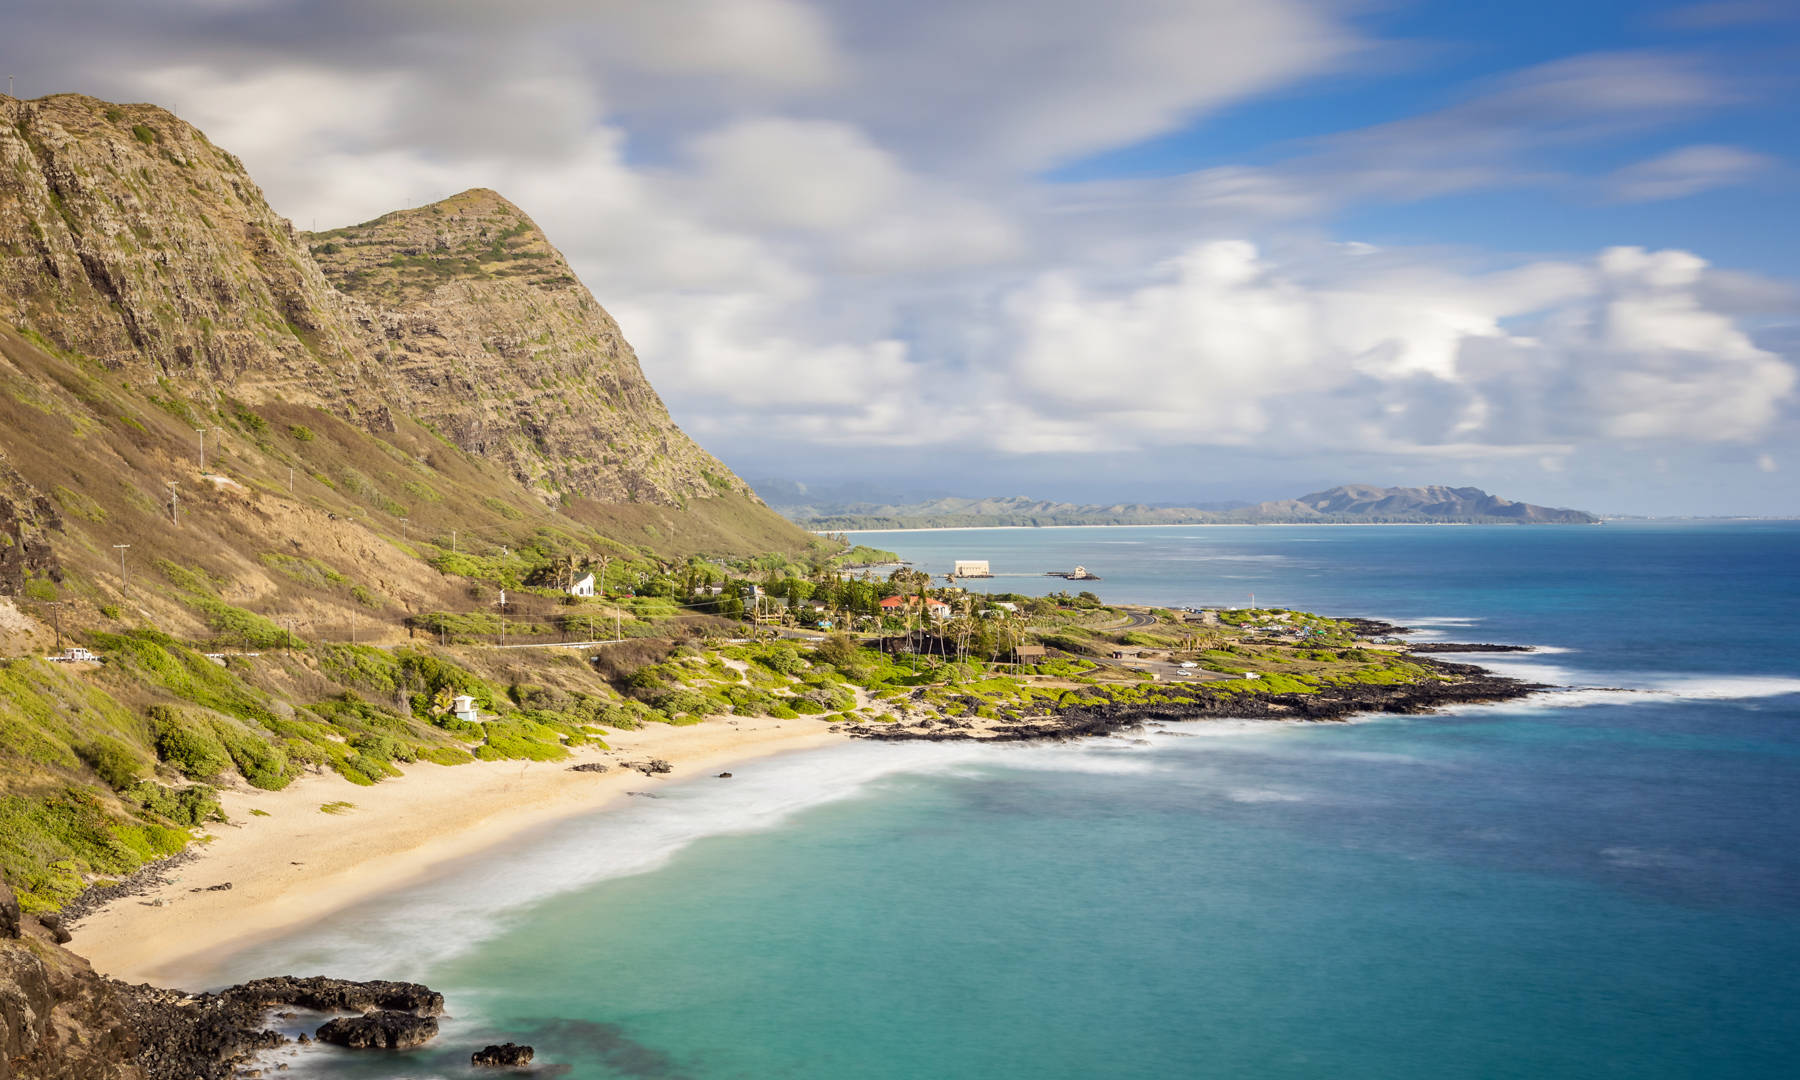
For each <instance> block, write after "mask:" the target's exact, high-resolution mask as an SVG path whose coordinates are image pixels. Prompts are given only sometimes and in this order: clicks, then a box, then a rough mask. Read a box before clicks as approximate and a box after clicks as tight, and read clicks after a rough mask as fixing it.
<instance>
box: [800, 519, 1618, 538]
mask: <svg viewBox="0 0 1800 1080" xmlns="http://www.w3.org/2000/svg"><path fill="white" fill-rule="evenodd" d="M1562 524H1575V523H1574V522H1556V521H1525V522H1521V521H1193V522H1184V521H1143V522H1139V521H1133V522H1119V523H1114V524H1104V525H1102V524H1094V525H930V526H921V527H913V528H906V529H807V531H808V532H810V533H812V534H814V535H815V536H860V535H866V534H868V533H927V532H1000V531H1003V530H1009V529H1017V530H1020V531H1030V532H1041V531H1043V530H1045V529H1268V528H1276V529H1372V528H1379V527H1382V526H1392V527H1395V528H1407V529H1411V528H1428V529H1439V528H1458V529H1463V528H1479V527H1482V526H1502V525H1504V526H1508V527H1510V526H1514V525H1562ZM1593 524H1601V522H1594V523H1593ZM801 528H806V526H804V525H803V526H801Z"/></svg>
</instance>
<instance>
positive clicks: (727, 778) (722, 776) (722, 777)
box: [719, 772, 731, 780]
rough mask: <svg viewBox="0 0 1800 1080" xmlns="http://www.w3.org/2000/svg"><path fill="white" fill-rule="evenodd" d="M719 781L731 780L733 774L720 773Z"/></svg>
mask: <svg viewBox="0 0 1800 1080" xmlns="http://www.w3.org/2000/svg"><path fill="white" fill-rule="evenodd" d="M719 779H721V780H729V779H731V774H730V773H728V772H722V773H720V774H719Z"/></svg>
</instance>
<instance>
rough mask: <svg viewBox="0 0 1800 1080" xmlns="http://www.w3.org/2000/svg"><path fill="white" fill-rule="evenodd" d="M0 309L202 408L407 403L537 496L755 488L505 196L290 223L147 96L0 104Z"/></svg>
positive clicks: (667, 501)
mask: <svg viewBox="0 0 1800 1080" xmlns="http://www.w3.org/2000/svg"><path fill="white" fill-rule="evenodd" d="M309 248H310V250H309ZM0 317H4V318H7V320H8V321H10V322H12V323H14V324H15V325H17V326H18V327H20V328H21V329H22V330H25V331H28V332H30V333H35V334H37V335H40V336H41V338H42V339H43V340H44V341H45V343H46V344H47V345H49V346H50V347H52V348H54V349H57V350H62V351H65V352H67V353H69V354H72V355H75V356H79V357H82V358H85V359H90V360H92V361H94V362H96V363H97V364H98V365H99V366H100V367H101V368H102V369H104V370H106V371H109V372H115V373H117V376H118V378H119V379H120V380H121V381H122V382H124V383H125V384H127V385H130V386H135V387H139V388H141V389H144V390H146V391H152V390H155V389H156V388H157V387H158V386H163V387H164V388H165V389H167V390H168V391H170V392H172V393H174V394H177V395H178V396H179V397H181V398H183V399H186V400H188V401H193V402H199V403H201V404H203V405H207V406H213V407H216V406H217V405H218V404H219V403H221V402H222V401H224V400H226V399H230V400H236V401H241V402H245V403H248V404H250V405H252V406H255V405H260V404H264V403H270V402H280V403H283V404H288V405H305V406H313V407H318V408H321V409H324V410H327V411H329V412H331V413H333V414H334V415H337V416H341V417H343V418H344V419H346V420H348V421H350V422H351V423H353V424H355V425H357V426H358V427H360V428H362V429H364V430H367V431H373V432H379V433H391V432H393V431H395V430H396V426H395V425H396V420H395V417H396V415H401V416H410V417H413V418H416V419H417V420H419V421H421V422H423V423H424V424H425V425H426V426H427V427H428V428H429V429H430V430H432V431H434V432H437V433H439V434H440V435H442V436H443V437H445V438H448V439H449V440H451V441H452V442H454V443H455V444H456V445H457V446H459V447H461V448H463V449H464V450H467V451H469V452H471V453H473V454H476V455H479V456H482V457H485V458H488V459H490V460H492V461H494V462H495V463H496V464H498V465H500V466H501V467H502V468H504V469H505V470H506V472H508V473H509V474H510V475H511V476H512V477H513V478H515V479H516V480H518V481H519V482H520V483H521V484H523V485H524V486H525V487H526V488H527V489H528V490H530V491H531V492H532V493H533V494H534V496H535V497H536V498H537V499H539V500H540V501H541V502H543V503H544V504H546V505H550V506H555V505H559V504H561V503H562V502H564V501H566V500H569V499H578V498H579V499H589V500H595V501H599V502H603V503H649V504H655V505H662V506H683V505H685V504H687V503H688V502H689V501H690V500H694V499H707V498H713V497H717V496H721V495H735V496H739V497H742V498H748V499H750V500H752V501H754V498H755V497H754V494H753V493H752V492H751V491H750V489H749V487H748V485H746V484H745V483H744V482H743V481H742V480H740V479H738V478H737V477H736V476H735V475H733V474H732V472H731V471H730V470H729V469H727V468H726V467H725V466H724V465H722V464H720V463H719V462H718V461H717V460H716V459H714V458H713V457H712V456H711V455H709V454H707V453H706V452H705V451H704V450H702V449H700V447H698V446H696V445H695V444H694V443H693V441H692V440H690V439H689V438H688V437H687V436H686V435H685V434H683V433H682V432H681V430H680V429H679V428H677V427H676V426H675V424H674V422H673V421H672V420H671V419H670V417H669V414H668V410H667V409H666V408H664V406H663V403H662V401H661V399H660V398H658V397H657V395H656V393H655V391H654V390H652V389H651V388H650V386H649V384H648V382H647V381H646V380H645V379H644V376H643V372H642V371H641V370H640V369H639V367H638V362H637V358H636V356H635V355H634V354H633V352H632V350H631V346H630V345H629V344H627V343H626V341H625V339H624V337H623V335H622V334H621V333H620V331H619V327H618V325H617V324H616V323H614V322H613V320H612V318H611V317H610V316H608V315H607V313H606V312H605V310H604V309H602V308H601V307H600V305H599V304H598V303H597V302H595V300H594V298H593V297H592V296H591V295H590V294H589V293H588V291H587V289H586V288H584V287H583V286H582V285H581V283H580V282H579V281H578V280H577V279H576V277H575V275H574V273H573V272H572V271H571V270H570V268H569V266H568V263H567V262H566V261H564V259H563V257H562V256H561V255H560V254H559V253H558V252H557V251H556V250H555V249H554V248H553V247H552V246H551V245H550V243H549V241H548V240H547V239H546V238H545V237H544V235H543V234H542V233H541V232H539V231H538V229H537V227H536V226H535V225H534V224H532V222H531V221H530V219H529V218H527V217H526V216H525V215H524V213H523V212H521V211H520V210H519V209H518V208H517V207H515V206H513V205H512V204H511V203H508V202H507V201H506V200H505V199H502V198H501V197H499V196H498V195H496V194H494V193H493V192H489V191H479V190H478V191H470V192H466V193H464V194H462V195H458V196H456V197H454V198H451V199H447V200H445V201H444V202H441V203H437V204H434V205H432V206H427V207H423V208H420V209H416V210H408V211H402V212H397V213H393V214H389V215H386V216H385V217H382V218H378V219H376V220H375V221H372V222H368V223H366V224H364V225H359V226H355V227H352V228H347V229H341V230H337V231H335V232H331V233H324V234H319V235H317V236H309V237H301V236H299V235H297V234H296V233H295V232H294V229H293V227H292V225H291V224H290V223H289V222H288V221H286V220H285V219H283V218H281V217H280V216H279V215H277V214H276V213H275V212H274V211H273V210H271V209H270V208H269V206H268V204H267V203H266V202H265V201H264V199H263V196H262V192H261V191H260V190H259V189H258V188H257V186H256V184H255V183H254V182H253V181H252V180H251V179H250V177H249V176H248V174H247V173H246V172H245V171H244V168H243V165H242V164H241V163H240V162H239V161H238V160H237V159H236V158H234V157H233V156H232V155H230V154H229V153H227V152H225V151H224V150H221V149H219V148H218V147H215V146H213V145H212V143H211V142H209V141H208V140H207V138H206V136H205V135H203V134H201V133H200V132H199V131H198V130H196V129H194V128H193V127H191V126H189V125H188V124H186V123H184V122H183V121H181V120H180V119H178V118H176V117H175V116H173V115H172V114H170V113H168V112H166V111H164V110H162V109H159V108H156V107H155V106H151V105H114V104H110V103H107V102H103V101H98V100H96V99H93V98H89V97H83V96H80V95H73V94H64V95H57V96H54V97H48V98H43V99H39V100H36V101H18V100H15V99H12V98H6V97H0ZM201 426H204V425H201Z"/></svg>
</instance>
